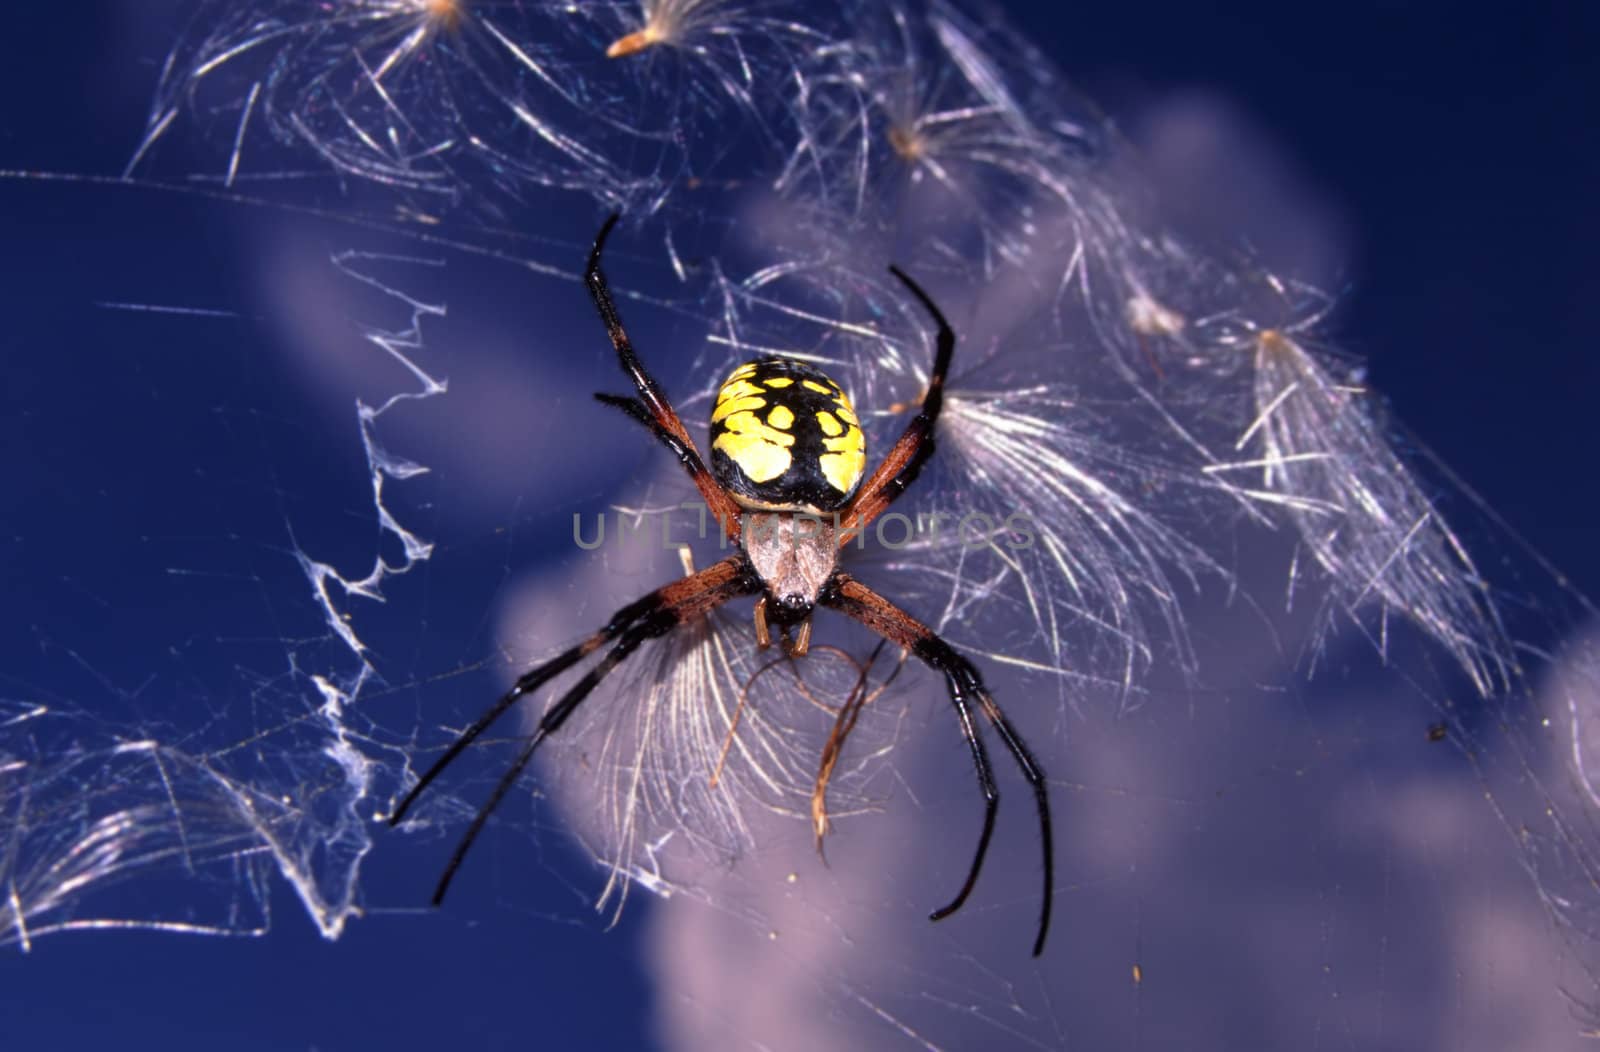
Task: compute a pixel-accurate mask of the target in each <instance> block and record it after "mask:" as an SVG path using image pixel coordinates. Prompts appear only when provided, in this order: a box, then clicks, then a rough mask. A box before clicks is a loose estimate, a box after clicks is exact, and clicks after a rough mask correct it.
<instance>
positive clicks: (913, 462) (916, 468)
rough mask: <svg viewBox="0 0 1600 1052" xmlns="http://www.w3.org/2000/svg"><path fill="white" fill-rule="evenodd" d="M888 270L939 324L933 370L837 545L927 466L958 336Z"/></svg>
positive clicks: (917, 288)
mask: <svg viewBox="0 0 1600 1052" xmlns="http://www.w3.org/2000/svg"><path fill="white" fill-rule="evenodd" d="M889 272H890V273H891V274H893V275H894V276H895V277H897V278H899V279H900V282H901V284H903V285H905V287H906V288H907V289H910V290H911V294H912V295H913V296H915V297H916V298H917V300H918V301H919V302H920V303H921V304H922V306H923V308H924V309H925V310H926V311H927V312H928V314H929V315H931V316H932V318H933V320H934V322H935V323H936V324H937V325H938V326H939V333H938V337H937V342H936V344H935V350H934V355H933V372H932V373H931V374H930V375H929V377H928V391H927V393H926V394H924V395H923V396H922V407H921V408H920V409H919V410H918V411H917V415H916V416H914V417H912V418H911V423H909V424H907V425H906V429H905V431H904V432H902V433H901V435H900V437H899V438H898V439H896V440H895V444H894V445H893V446H890V447H889V452H888V453H887V454H885V455H884V458H883V463H881V464H879V465H878V468H877V470H876V471H874V472H873V473H872V475H871V476H870V477H868V479H867V481H866V482H864V483H862V486H861V490H860V492H859V493H857V494H856V496H855V499H854V500H852V501H851V502H850V506H849V507H848V508H846V509H845V510H844V512H843V514H842V516H841V517H840V527H841V528H840V531H839V546H840V547H843V546H844V545H845V544H847V543H849V542H850V540H852V539H853V538H854V537H855V536H856V535H857V534H858V533H859V532H860V531H861V530H862V529H864V528H865V527H866V526H867V525H868V524H869V523H871V522H872V520H873V519H876V518H877V517H878V516H879V515H881V514H883V512H884V510H885V509H886V508H888V507H889V505H890V504H892V503H894V501H895V498H897V497H899V496H900V494H902V493H904V492H905V491H906V487H908V486H910V485H911V483H912V482H914V481H915V480H916V477H917V475H918V473H919V472H921V471H922V466H923V464H925V463H927V460H928V458H929V457H930V456H932V455H933V446H934V443H933V427H934V424H935V423H936V422H937V421H938V419H939V410H940V409H941V408H943V406H944V379H945V374H947V373H948V372H949V371H950V359H951V356H952V355H953V354H954V353H955V347H956V334H955V330H953V329H951V328H950V323H949V322H948V321H946V320H945V317H944V314H943V313H942V312H941V311H940V310H939V308H938V306H937V305H935V304H934V302H933V298H932V297H931V296H929V295H928V294H927V293H926V292H924V291H923V290H922V286H921V285H918V284H917V283H916V282H915V281H912V280H911V278H910V277H909V276H908V275H907V274H906V272H905V271H903V270H901V269H900V268H899V267H893V266H891V267H890V268H889Z"/></svg>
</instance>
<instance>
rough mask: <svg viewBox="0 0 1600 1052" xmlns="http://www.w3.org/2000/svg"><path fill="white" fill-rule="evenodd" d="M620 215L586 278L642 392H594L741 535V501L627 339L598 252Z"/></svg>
mask: <svg viewBox="0 0 1600 1052" xmlns="http://www.w3.org/2000/svg"><path fill="white" fill-rule="evenodd" d="M620 215H621V213H618V212H613V213H611V215H610V217H608V218H607V219H606V221H605V223H604V224H603V225H602V226H601V227H600V233H598V234H596V235H595V239H594V248H592V249H590V251H589V264H588V266H586V267H585V268H584V271H583V283H584V284H585V285H586V286H588V288H589V297H590V298H591V299H593V300H594V305H595V309H596V310H598V311H599V312H600V320H601V321H603V322H604V323H605V326H606V332H607V333H608V334H610V336H611V345H612V346H613V347H615V348H616V349H617V360H618V361H619V362H620V363H621V365H622V371H623V372H625V373H627V374H628V376H629V378H630V379H632V380H633V386H634V388H635V389H636V390H637V391H638V392H639V397H638V398H637V399H632V398H621V397H618V396H617V395H606V394H599V395H595V397H596V398H598V399H599V400H600V401H602V402H604V403H606V404H607V405H611V406H616V407H617V408H618V409H621V410H622V411H623V412H625V413H627V414H628V415H629V416H631V417H633V418H634V419H635V420H637V421H639V422H640V423H642V424H644V425H645V426H646V427H648V428H649V429H650V431H651V433H653V434H654V435H655V436H656V438H658V439H659V440H660V441H662V442H663V443H665V444H666V446H667V448H669V449H671V450H672V452H673V454H674V455H675V456H676V457H677V458H678V461H679V463H681V464H682V465H683V466H684V468H685V469H686V470H687V471H688V472H689V477H690V478H692V479H693V480H694V484H695V488H696V489H698V490H699V491H700V496H702V497H703V498H705V502H706V506H707V507H708V508H710V509H711V513H712V514H713V515H715V516H716V517H717V521H718V522H719V523H721V524H722V529H723V531H724V532H726V533H727V535H728V538H729V539H730V540H735V541H736V540H738V539H739V513H740V509H739V505H738V504H737V503H736V502H735V501H734V499H733V498H732V497H730V496H728V494H727V491H725V490H724V489H723V488H722V487H721V486H719V485H717V480H716V479H715V478H714V477H712V474H711V472H709V471H707V470H706V465H705V461H704V460H703V459H701V457H700V451H699V449H697V448H696V447H695V444H694V439H692V438H690V437H689V432H688V430H687V429H685V428H684V426H683V421H682V420H681V419H679V417H678V411H677V410H676V409H673V408H672V403H671V402H670V401H668V400H667V395H666V392H665V391H663V390H662V389H661V385H660V384H658V383H656V380H655V377H653V376H651V375H650V373H649V372H648V371H646V369H645V367H644V363H643V362H641V361H639V356H638V355H637V354H636V353H634V350H633V342H632V341H631V340H629V339H628V330H627V329H625V328H623V326H622V316H621V315H620V314H618V313H617V306H616V304H615V303H613V302H612V300H611V288H610V286H608V285H607V284H606V276H605V274H604V273H603V272H602V271H601V270H600V253H601V252H602V251H603V250H604V249H605V246H606V238H608V237H610V236H611V230H612V228H613V227H615V226H616V225H617V219H618V218H619V216H620Z"/></svg>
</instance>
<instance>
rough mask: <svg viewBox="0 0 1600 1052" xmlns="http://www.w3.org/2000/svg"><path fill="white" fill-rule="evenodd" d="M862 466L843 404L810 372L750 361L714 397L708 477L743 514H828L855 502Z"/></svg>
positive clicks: (800, 365)
mask: <svg viewBox="0 0 1600 1052" xmlns="http://www.w3.org/2000/svg"><path fill="white" fill-rule="evenodd" d="M866 464H867V441H866V436H865V435H864V434H862V432H861V422H860V421H859V420H857V419H856V414H855V411H854V410H852V409H851V408H850V400H849V399H848V398H846V397H845V393H844V391H843V389H841V388H840V387H839V385H838V384H836V383H834V382H833V381H832V380H830V379H828V376H827V374H826V373H824V372H823V371H822V370H820V369H817V368H815V367H814V366H810V365H807V364H805V363H804V362H798V361H795V360H794V359H792V358H778V357H770V358H758V359H756V360H755V361H753V362H746V363H745V364H744V365H741V366H739V368H737V369H735V370H734V371H733V372H732V373H729V374H728V378H727V379H726V380H724V381H723V383H722V389H721V390H719V391H718V392H717V404H716V406H715V407H714V408H713V409H712V410H711V472H712V474H713V475H715V476H716V478H717V481H718V482H720V483H722V485H723V486H724V487H725V488H727V489H728V490H729V491H731V492H732V493H733V495H734V499H736V500H737V501H738V502H739V503H740V504H743V505H744V506H745V507H749V508H760V509H764V510H768V511H813V512H826V511H836V510H838V509H840V508H842V507H844V505H845V503H846V502H847V501H849V499H850V498H851V497H852V496H854V495H855V491H856V487H857V486H858V485H860V483H861V474H862V472H863V471H864V470H865V468H866Z"/></svg>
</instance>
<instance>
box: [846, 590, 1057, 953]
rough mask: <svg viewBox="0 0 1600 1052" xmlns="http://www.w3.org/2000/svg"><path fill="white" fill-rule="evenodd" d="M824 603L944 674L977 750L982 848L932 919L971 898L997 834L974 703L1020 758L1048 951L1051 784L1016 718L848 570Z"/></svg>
mask: <svg viewBox="0 0 1600 1052" xmlns="http://www.w3.org/2000/svg"><path fill="white" fill-rule="evenodd" d="M819 602H820V603H821V604H822V605H823V606H829V607H832V608H833V609H835V610H838V611H839V612H840V613H843V614H845V615H846V616H848V617H851V618H854V619H855V620H857V621H860V622H861V623H862V624H864V625H866V626H867V627H868V628H870V629H872V630H873V631H874V632H876V633H878V634H879V635H880V636H883V637H884V638H885V639H887V640H889V641H890V642H892V643H897V644H899V645H900V646H902V647H904V648H905V649H907V650H909V651H910V652H911V653H913V654H915V655H916V656H917V657H918V658H919V659H920V660H921V661H922V662H923V663H924V664H926V665H927V666H928V667H929V668H932V669H934V670H935V671H937V672H941V673H943V674H944V678H945V684H946V685H947V686H948V687H949V690H950V701H951V703H952V704H954V705H955V708H956V718H957V719H958V720H960V722H961V736H962V737H963V738H965V739H966V740H967V745H968V746H969V747H970V748H971V749H972V763H973V766H974V767H975V768H976V769H977V773H978V786H979V788H980V789H981V790H982V791H983V802H984V811H983V832H982V833H980V834H979V836H978V850H977V853H976V854H975V855H974V856H973V859H972V868H971V869H970V870H969V871H968V873H967V879H966V881H965V883H963V884H962V885H961V890H960V891H958V892H957V893H956V897H955V898H954V899H952V900H951V901H950V903H949V905H946V906H942V907H940V908H939V909H936V910H934V911H933V913H932V914H931V915H930V919H932V920H941V919H943V918H945V917H948V916H950V914H952V913H954V912H955V911H956V910H958V909H960V908H961V906H962V904H963V903H965V902H966V901H967V896H968V895H969V894H971V892H972V888H973V886H974V885H975V884H977V882H978V871H979V870H980V869H982V868H983V859H984V855H985V854H986V853H987V852H988V850H989V839H990V837H991V836H992V835H993V833H994V818H995V813H996V811H997V810H998V808H999V804H1000V792H999V790H998V789H997V788H996V786H995V781H994V771H993V768H992V767H991V766H990V764H989V757H988V754H987V752H986V751H985V749H984V746H983V740H982V739H981V738H979V737H978V732H977V727H976V726H974V723H973V719H972V707H973V703H974V702H975V703H976V704H977V707H978V709H979V710H980V711H981V712H982V713H983V715H984V718H986V719H987V720H988V721H989V723H990V725H991V726H993V727H994V729H995V732H996V733H998V734H999V735H1000V740H1001V741H1002V742H1004V743H1005V746H1006V750H1007V751H1008V752H1010V753H1011V757H1012V759H1014V760H1016V762H1017V766H1018V767H1020V768H1021V769H1022V776H1023V777H1024V778H1025V779H1027V782H1028V785H1029V786H1030V787H1031V788H1032V789H1033V796H1034V801H1035V802H1036V803H1037V804H1038V808H1039V839H1040V841H1041V842H1042V844H1043V847H1044V898H1043V902H1042V905H1041V907H1040V911H1039V934H1038V936H1037V937H1036V938H1035V939H1034V943H1033V955H1034V956H1035V957H1037V956H1039V954H1040V953H1042V952H1043V951H1044V939H1045V934H1046V933H1047V932H1048V931H1049V930H1050V903H1051V898H1052V896H1053V894H1054V889H1055V851H1054V846H1053V838H1052V836H1051V831H1050V797H1049V785H1048V783H1047V782H1046V781H1045V776H1044V770H1043V769H1042V768H1041V767H1040V766H1039V763H1038V761H1037V760H1035V759H1034V758H1033V754H1032V753H1031V752H1029V751H1028V746H1027V744H1026V743H1025V742H1024V741H1023V740H1022V735H1020V734H1018V733H1017V730H1016V728H1014V727H1013V726H1012V725H1011V721H1010V720H1008V719H1006V716H1005V713H1003V712H1001V711H1000V706H999V705H997V704H996V703H995V700H994V698H993V697H991V696H990V694H989V691H988V689H987V688H986V687H985V686H984V685H983V679H982V677H981V676H979V674H978V670H977V668H976V667H975V666H974V665H973V664H972V662H970V661H968V660H967V659H966V658H964V657H962V656H961V655H960V654H958V653H957V652H956V651H955V649H954V648H953V647H951V646H950V644H949V643H946V642H945V641H944V640H943V639H940V638H939V637H938V636H937V635H936V634H935V633H934V631H933V630H932V629H931V628H929V627H928V626H926V625H924V624H922V623H921V622H920V621H918V620H916V619H915V618H914V617H912V616H911V615H910V614H908V613H906V612H905V611H904V610H901V609H900V608H899V607H897V606H895V605H894V604H893V603H891V602H889V600H887V599H885V598H884V597H883V596H881V595H879V594H878V593H876V592H874V591H873V590H872V589H870V588H868V587H867V586H866V585H864V584H862V583H861V582H859V581H857V580H855V579H854V578H852V577H850V576H849V575H848V574H845V573H843V572H837V573H835V575H834V579H833V580H832V581H831V582H830V583H829V586H828V588H826V589H825V590H824V591H823V594H822V596H821V598H820V600H819Z"/></svg>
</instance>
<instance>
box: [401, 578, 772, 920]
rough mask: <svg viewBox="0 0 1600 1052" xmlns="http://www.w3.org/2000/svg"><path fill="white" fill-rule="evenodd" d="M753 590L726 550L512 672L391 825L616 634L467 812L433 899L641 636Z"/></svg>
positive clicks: (407, 798) (753, 582) (756, 583)
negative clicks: (536, 695) (503, 720)
mask: <svg viewBox="0 0 1600 1052" xmlns="http://www.w3.org/2000/svg"><path fill="white" fill-rule="evenodd" d="M759 590H760V581H759V580H758V579H757V578H756V577H755V575H754V574H753V573H752V571H751V570H750V567H749V563H748V561H747V560H746V558H745V556H744V555H743V554H742V553H741V554H739V555H733V556H729V557H728V558H726V559H723V560H722V561H721V562H718V563H714V564H712V565H711V566H708V567H706V568H705V569H704V570H701V571H700V572H699V573H696V574H691V575H690V576H688V577H684V578H682V579H680V580H677V581H674V582H672V583H671V584H668V585H665V586H663V587H661V588H658V589H656V590H655V591H653V592H650V593H648V594H646V595H644V596H641V597H640V598H638V599H636V600H634V601H633V602H631V603H629V604H628V605H627V606H624V607H623V608H622V609H620V610H618V611H617V612H616V613H615V614H613V615H612V617H611V620H610V621H608V622H607V623H606V625H605V627H603V628H601V629H600V630H599V631H598V632H595V633H594V634H593V635H591V636H590V637H589V638H587V639H585V640H584V641H583V642H581V643H579V644H577V645H576V646H574V647H571V648H570V649H568V650H565V651H563V652H562V653H560V654H557V655H556V656H555V657H554V658H551V659H550V660H549V661H547V662H545V663H544V664H542V665H539V666H537V667H535V668H532V669H529V670H528V671H527V672H525V673H523V674H522V675H521V676H519V677H518V678H517V681H516V683H514V684H512V687H511V689H510V690H508V691H506V693H505V694H504V695H502V696H501V697H500V699H499V700H498V701H496V702H495V703H494V704H493V705H491V706H489V708H488V709H486V710H485V711H484V713H483V715H481V716H479V717H478V718H477V719H476V720H474V721H473V723H472V725H471V726H469V727H468V728H467V729H466V730H464V731H462V732H461V734H459V735H458V736H457V737H456V740H455V741H453V742H451V743H450V747H449V748H448V749H446V750H445V751H444V754H443V755H442V756H440V757H439V759H438V760H436V761H435V762H434V764H433V766H432V767H430V768H428V770H427V771H426V772H425V773H424V774H423V775H422V777H421V778H419V779H418V780H417V784H416V785H414V786H412V788H411V791H410V792H409V793H407V794H406V795H405V798H404V799H402V800H401V801H400V804H399V806H397V807H396V808H395V809H394V812H393V814H391V815H390V816H389V824H390V825H391V826H394V825H398V824H399V823H400V821H401V820H402V819H403V818H404V817H405V815H406V812H407V811H409V810H410V808H411V805H412V804H414V803H415V802H416V801H417V798H418V797H419V796H421V795H422V792H423V791H424V790H425V789H427V787H428V786H429V785H430V784H432V782H433V781H434V779H436V778H438V776H439V775H440V774H441V773H443V772H444V770H445V768H447V767H449V766H450V764H451V763H452V762H453V761H454V760H455V759H456V758H457V757H458V756H460V755H461V753H462V751H463V750H465V749H466V748H467V746H469V745H471V744H472V743H473V741H475V740H476V739H477V738H478V737H479V736H480V735H482V734H483V732H484V731H486V730H488V729H489V727H490V725H491V724H493V723H494V722H495V721H496V720H498V719H499V718H500V717H501V716H503V715H504V714H505V713H506V711H507V710H508V709H510V708H511V707H512V706H513V705H515V704H516V703H517V702H518V701H520V700H521V699H522V698H523V697H524V696H526V695H527V694H529V693H531V692H532V691H534V690H536V689H538V688H539V687H540V686H542V685H543V684H545V683H546V682H548V681H549V680H551V679H553V678H554V677H556V676H558V675H560V674H561V673H562V672H565V671H566V670H567V669H569V668H571V667H572V666H573V665H575V664H577V663H578V662H579V661H581V660H582V659H583V658H585V657H588V656H589V655H590V654H592V653H594V652H595V651H596V650H598V649H600V648H601V647H602V646H604V645H605V644H606V643H608V642H611V641H613V640H616V641H617V642H616V645H615V646H614V647H612V648H611V650H610V651H608V652H607V653H606V655H605V656H604V657H603V658H601V659H600V661H599V662H598V663H597V664H596V665H594V666H593V667H592V668H591V669H589V671H588V672H586V673H585V674H584V675H583V677H582V678H581V679H579V680H578V681H577V682H576V683H574V684H573V685H572V687H571V688H570V689H569V690H568V691H567V692H566V693H565V694H563V695H562V696H561V699H560V700H559V701H557V702H556V703H555V704H554V705H552V706H551V707H550V709H549V710H548V711H547V712H546V713H545V714H544V716H543V717H542V718H541V719H540V720H539V726H538V728H537V729H536V730H535V731H534V733H533V736H532V737H531V738H530V739H529V741H528V744H527V745H525V746H524V747H523V749H522V752H521V753H520V754H519V755H518V757H517V760H516V762H515V763H513V764H512V766H511V768H510V769H509V770H507V772H506V774H505V776H504V777H503V778H501V780H500V783H499V784H498V785H497V786H496V787H495V790H494V793H493V794H492V795H491V796H490V797H489V800H488V802H487V803H485V804H484V805H483V807H481V808H480V809H479V810H478V813H477V816H476V817H474V818H473V821H472V825H471V826H470V827H469V828H468V830H467V833H466V835H465V836H464V837H462V839H461V843H460V844H459V845H458V846H457V847H456V851H455V854H454V855H452V856H451V859H450V864H449V865H448V866H447V867H446V869H445V872H444V875H443V877H442V878H441V879H440V881H439V885H438V887H437V889H436V890H435V892H434V898H433V902H434V904H435V905H438V903H439V902H440V900H442V899H443V898H444V893H445V890H446V889H447V888H448V887H449V885H450V880H451V878H452V877H454V876H455V872H456V869H457V868H459V867H460V865H461V861H462V859H463V858H465V857H466V854H467V850H468V849H469V848H470V847H471V846H472V843H473V841H474V840H476V839H477V836H478V833H479V831H480V830H482V828H483V825H484V823H485V822H487V821H488V820H489V815H490V814H492V813H493V812H494V809H495V808H496V807H497V806H499V804H500V801H501V800H502V799H503V798H504V797H505V795H506V793H507V792H509V791H510V790H511V787H512V786H513V785H514V784H516V781H517V778H518V776H520V775H521V773H522V771H523V769H524V768H525V767H527V765H528V762H529V761H530V760H531V759H532V758H533V751H534V749H536V748H537V747H538V746H539V743H540V742H542V741H544V739H545V738H547V737H548V736H549V735H551V734H552V733H554V732H555V731H557V730H559V729H560V727H561V725H562V724H563V723H565V722H566V720H567V717H569V716H571V715H572V713H573V711H574V710H576V709H577V707H578V706H579V704H581V703H582V702H583V700H584V699H585V698H586V697H588V696H589V693H590V692H591V691H593V690H594V688H595V687H596V686H597V685H598V684H599V683H600V681H601V680H602V679H604V678H605V677H606V675H607V674H608V673H609V672H611V670H612V669H614V668H616V667H617V665H619V664H621V663H622V661H623V659H625V658H626V657H627V656H628V655H629V654H631V653H633V651H634V650H635V649H637V648H638V646H639V645H640V644H641V643H643V642H644V641H645V640H647V639H654V638H656V637H657V636H662V635H665V634H667V633H668V632H670V631H672V630H673V629H674V628H676V627H678V626H679V625H681V624H684V623H685V622H688V621H692V620H694V619H695V618H698V617H703V616H704V615H705V614H707V613H709V612H710V611H711V610H712V609H714V608H715V607H717V606H720V605H721V604H723V603H725V602H727V601H728V600H729V599H733V598H735V597H737V596H741V595H749V594H751V593H752V592H755V591H759Z"/></svg>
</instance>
